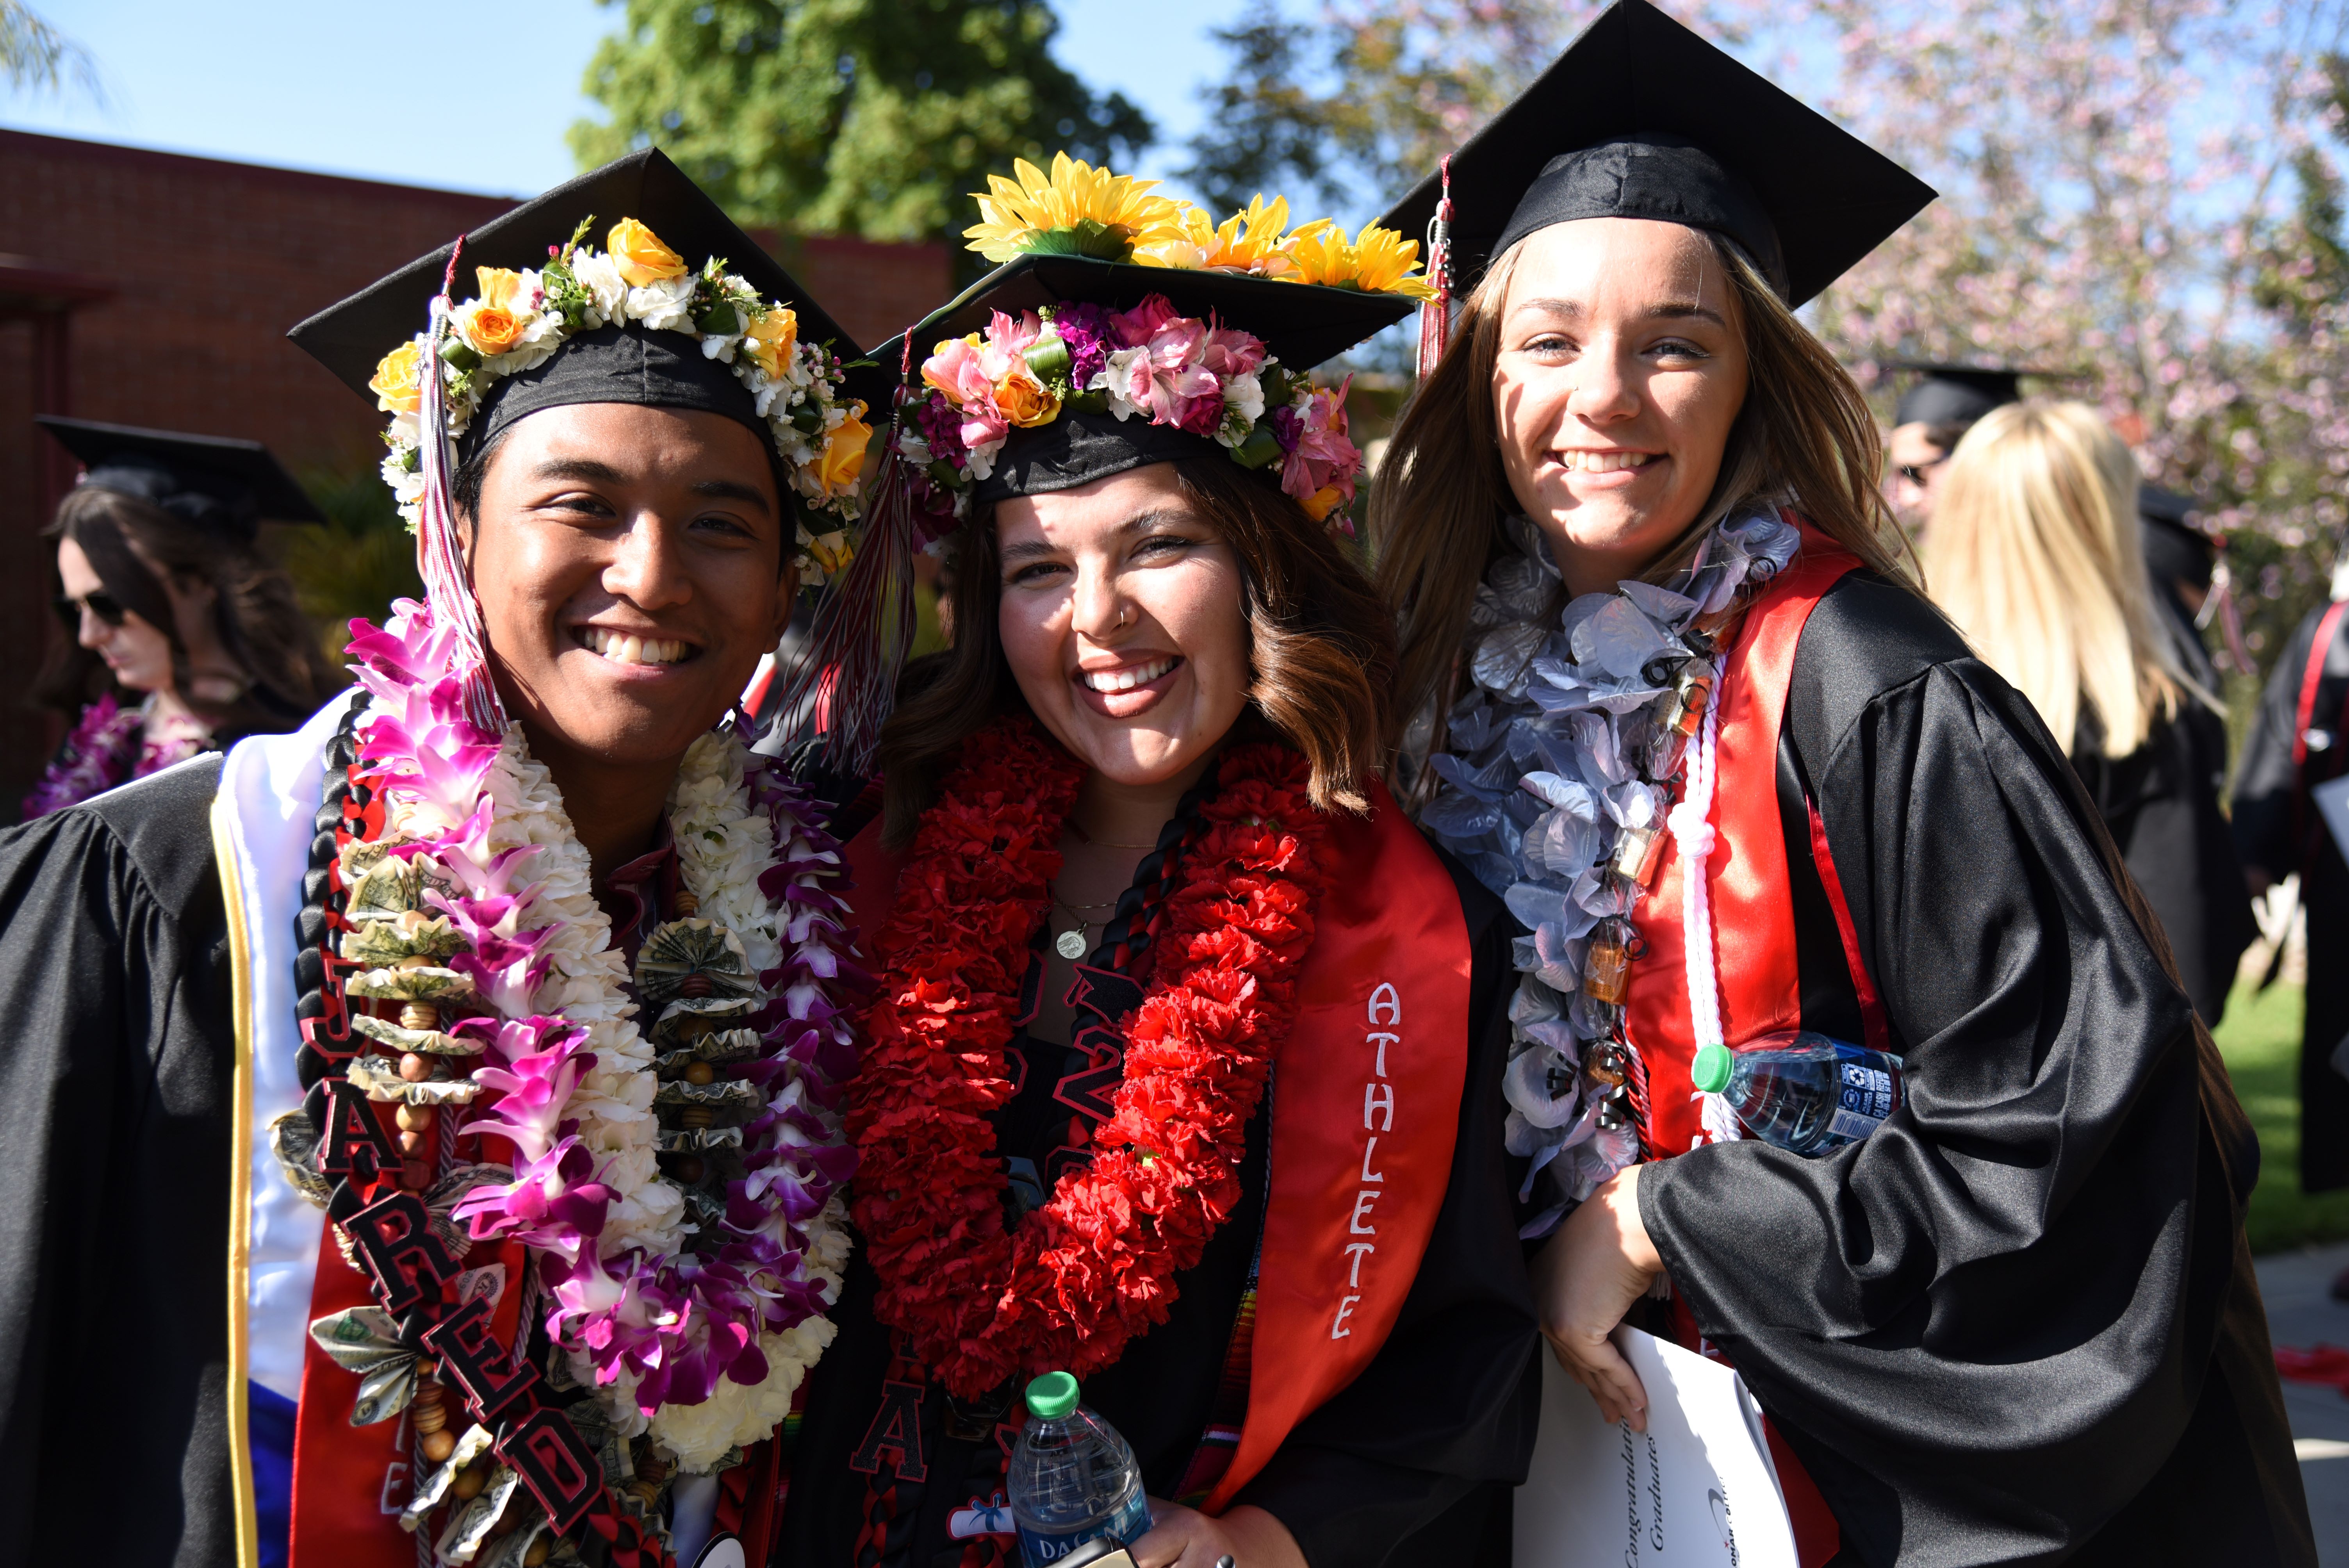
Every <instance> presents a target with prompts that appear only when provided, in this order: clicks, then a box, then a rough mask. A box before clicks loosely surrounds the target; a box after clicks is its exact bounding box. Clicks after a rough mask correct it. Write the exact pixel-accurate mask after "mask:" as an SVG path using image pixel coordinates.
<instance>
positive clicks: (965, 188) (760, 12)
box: [571, 0, 1154, 240]
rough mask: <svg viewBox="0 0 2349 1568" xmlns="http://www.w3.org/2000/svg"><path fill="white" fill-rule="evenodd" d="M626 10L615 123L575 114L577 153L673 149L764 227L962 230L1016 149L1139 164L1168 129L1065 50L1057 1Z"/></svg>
mask: <svg viewBox="0 0 2349 1568" xmlns="http://www.w3.org/2000/svg"><path fill="white" fill-rule="evenodd" d="M613 3H615V0H605V4H613ZM625 5H626V25H625V26H623V28H622V29H621V30H620V31H619V32H618V33H617V34H616V35H615V36H611V37H608V38H606V39H605V40H604V43H603V45H602V46H601V47H600V48H598V49H597V51H596V54H595V59H594V60H593V61H592V62H591V63H590V64H589V66H588V67H587V81H586V91H587V94H588V96H589V97H590V98H594V99H595V101H596V102H597V103H599V104H601V105H602V106H603V108H605V111H606V113H607V115H608V117H609V119H608V122H607V123H604V124H597V123H595V122H593V121H584V120H583V121H581V122H580V123H578V124H576V125H574V126H573V127H572V129H571V148H572V151H573V152H574V154H575V155H576V156H577V157H578V159H579V160H580V163H581V166H582V167H584V168H593V167H595V165H597V164H599V163H603V162H605V161H607V160H611V159H613V158H616V157H618V156H620V155H621V154H623V153H625V152H626V151H628V150H631V149H633V148H638V147H646V146H655V147H658V148H660V149H661V150H663V151H665V152H667V154H668V155H669V156H670V157H671V158H673V159H675V160H677V162H678V166H679V167H680V168H682V169H684V170H685V171H686V172H687V173H688V174H690V175H691V176H692V177H693V178H694V179H695V180H696V181H698V182H699V183H700V185H701V186H702V188H703V189H704V190H706V191H709V192H710V194H711V195H713V196H714V197H716V198H717V199H718V201H719V202H721V203H722V204H724V206H725V207H726V208H727V209H728V211H730V212H732V213H733V214H734V216H735V217H736V219H737V220H739V221H740V222H747V223H754V224H769V225H772V226H774V227H776V228H780V229H783V230H787V231H792V232H801V233H839V234H856V235H862V236H864V237H865V238H867V239H874V240H915V239H946V240H951V239H954V238H955V237H957V235H959V233H960V232H961V231H962V229H963V228H964V227H965V226H967V225H968V223H970V222H974V221H975V220H976V216H977V214H976V213H975V212H974V211H973V209H972V206H971V202H970V199H969V195H968V192H970V191H979V190H983V189H985V188H986V176H987V175H988V173H989V172H991V171H997V170H1003V171H1009V168H1010V164H1011V160H1013V159H1014V158H1027V159H1030V160H1038V161H1040V160H1045V159H1049V158H1050V156H1051V154H1052V153H1053V152H1054V151H1055V150H1062V149H1065V150H1067V151H1068V152H1069V153H1070V154H1071V156H1072V157H1078V158H1083V159H1085V160H1088V161H1091V162H1094V163H1100V162H1102V161H1104V160H1111V161H1116V160H1131V158H1132V156H1133V154H1134V153H1135V152H1137V151H1139V150H1141V149H1142V148H1143V147H1145V146H1147V145H1148V144H1149V142H1150V140H1151V138H1152V135H1153V134H1154V133H1153V130H1152V128H1151V124H1150V121H1149V119H1147V117H1145V116H1144V115H1143V112H1142V111H1141V110H1140V109H1138V108H1135V107H1134V106H1133V104H1132V103H1130V102H1128V101H1127V100H1126V99H1125V98H1123V96H1121V95H1119V94H1116V93H1111V94H1109V95H1107V96H1102V95H1099V94H1096V93H1094V92H1092V90H1090V89H1089V88H1087V87H1086V86H1085V84H1084V83H1083V82H1081V81H1080V80H1079V79H1078V78H1077V77H1074V76H1073V75H1071V73H1070V72H1069V71H1068V70H1066V69H1065V68H1063V67H1061V65H1060V64H1058V63H1057V62H1056V61H1055V60H1054V59H1053V58H1052V56H1051V50H1050V45H1051V41H1052V36H1053V34H1054V33H1055V32H1057V31H1058V29H1059V26H1060V23H1059V20H1058V18H1056V17H1055V16H1054V15H1053V14H1052V11H1051V8H1050V6H1049V5H1045V4H1043V3H1042V0H625Z"/></svg>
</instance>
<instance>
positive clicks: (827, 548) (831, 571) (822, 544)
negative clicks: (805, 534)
mask: <svg viewBox="0 0 2349 1568" xmlns="http://www.w3.org/2000/svg"><path fill="white" fill-rule="evenodd" d="M807 555H808V558H809V559H810V560H812V561H813V562H815V566H816V570H817V571H819V572H821V573H823V575H824V576H825V578H826V579H830V578H834V577H837V576H839V575H840V574H841V573H843V572H845V571H847V570H848V563H849V562H850V561H851V560H853V559H854V555H855V552H854V551H853V550H852V549H851V548H850V547H849V543H848V534H847V533H846V531H843V530H839V529H835V530H833V531H832V532H830V533H820V534H817V535H815V536H814V537H812V538H811V539H810V540H809V541H808V542H807Z"/></svg>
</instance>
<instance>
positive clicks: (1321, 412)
mask: <svg viewBox="0 0 2349 1568" xmlns="http://www.w3.org/2000/svg"><path fill="white" fill-rule="evenodd" d="M922 380H923V382H924V384H925V385H926V386H927V387H928V388H929V394H928V396H927V397H926V398H925V399H924V400H922V401H921V402H918V403H916V405H915V406H914V407H912V408H911V409H910V410H908V414H909V417H908V418H906V419H905V421H904V422H903V425H902V427H901V428H900V429H899V431H898V435H897V446H898V449H899V451H900V452H901V453H903V454H904V456H905V458H906V459H907V460H908V462H909V463H910V464H911V466H912V469H913V470H914V471H915V473H916V476H917V477H916V504H917V506H918V507H919V508H920V510H922V511H925V512H926V513H927V514H929V515H930V516H931V517H934V518H936V519H938V520H940V521H941V523H942V524H943V525H944V526H941V527H940V528H939V529H937V530H936V531H940V532H943V531H946V528H947V527H950V526H951V524H950V523H945V520H947V519H949V518H952V519H956V520H959V519H961V518H963V517H964V516H966V515H967V513H968V508H969V490H970V487H971V485H972V483H973V482H974V481H976V480H983V479H986V478H987V477H988V475H989V474H991V473H992V472H994V465H995V459H996V458H997V456H998V455H999V453H1000V452H1001V451H1002V450H1003V443H1004V442H1005V441H1006V440H1007V439H1009V437H1010V434H1011V432H1012V431H1013V430H1014V429H1031V428H1036V427H1038V426H1042V425H1049V424H1050V423H1052V422H1053V421H1054V420H1055V419H1058V418H1060V417H1061V410H1062V409H1064V408H1071V407H1074V408H1081V409H1086V410H1090V411H1092V412H1107V413H1112V414H1115V415H1116V416H1117V417H1118V418H1120V419H1129V418H1137V417H1138V418H1143V419H1146V420H1148V421H1149V422H1150V423H1152V424H1154V425H1166V426H1171V427H1173V428H1177V429H1184V430H1188V431H1190V432H1192V433H1193V434H1194V435H1197V436H1202V437H1206V438H1212V439H1213V440H1215V441H1216V442H1217V443H1218V444H1219V445H1221V446H1222V447H1224V448H1225V449H1226V450H1227V451H1228V452H1229V453H1230V454H1231V457H1232V460H1233V461H1234V462H1237V463H1238V464H1239V465H1240V466H1241V467H1243V468H1248V469H1269V468H1274V467H1275V466H1276V465H1277V466H1278V478H1279V481H1280V488H1281V490H1283V491H1285V492H1286V493H1287V494H1288V495H1289V496H1291V497H1293V498H1294V499H1295V500H1297V502H1298V504H1299V505H1300V506H1302V507H1303V508H1304V509H1305V511H1306V512H1307V513H1308V515H1309V516H1311V517H1312V518H1313V519H1314V520H1315V521H1327V520H1330V518H1331V516H1332V514H1333V513H1334V514H1335V526H1337V527H1339V528H1341V529H1343V530H1344V531H1346V532H1347V533H1348V534H1349V535H1350V534H1351V533H1352V532H1353V526H1352V524H1351V522H1350V521H1348V519H1347V515H1346V509H1347V508H1349V507H1350V506H1351V505H1352V503H1353V500H1354V478H1355V476H1356V475H1357V474H1358V473H1360V472H1361V467H1362V454H1361V450H1360V449H1357V448H1356V447H1355V445H1354V443H1353V441H1352V440H1351V439H1350V438H1349V437H1348V435H1347V433H1346V391H1347V386H1348V385H1350V383H1351V377H1349V378H1348V383H1347V384H1345V385H1340V386H1339V387H1336V388H1334V389H1333V388H1330V387H1315V386H1313V385H1312V384H1311V383H1310V382H1309V380H1308V379H1307V378H1306V377H1302V376H1292V375H1290V374H1289V373H1288V371H1287V370H1285V369H1283V368H1282V367H1281V365H1280V362H1279V361H1278V360H1277V359H1275V358H1273V357H1271V356H1268V354H1266V352H1265V346H1264V342H1263V340H1262V339H1261V338H1258V337H1257V336H1256V335H1253V334H1250V333H1246V332H1242V331H1240V330H1238V329H1237V328H1235V327H1227V326H1220V325H1216V321H1215V319H1214V318H1213V317H1210V318H1208V319H1207V320H1205V321H1202V320H1200V319H1199V318H1197V317H1196V316H1185V315H1176V314H1175V311H1174V305H1173V304H1172V303H1171V302H1170V301H1168V299H1167V298H1166V296H1165V295H1164V294H1152V295H1150V296H1149V297H1148V298H1146V299H1144V300H1143V302H1142V303H1141V304H1138V305H1136V306H1134V307H1133V309H1132V310H1128V311H1112V310H1111V309H1109V308H1107V307H1106V306H1103V305H1098V304H1054V305H1047V306H1046V307H1045V308H1044V309H1043V310H1042V311H1040V312H1039V311H1025V312H1022V313H1021V314H1020V315H1016V316H1014V315H1005V314H1004V313H1003V312H1001V311H997V312H996V313H995V314H994V316H993V318H992V319H991V320H990V321H989V322H988V326H987V330H986V331H985V332H983V333H978V332H975V333H972V334H970V335H968V336H967V337H956V338H948V339H947V341H945V342H944V343H941V344H939V345H938V346H937V349H936V352H935V353H934V354H932V355H931V356H930V357H929V358H928V359H926V360H925V361H924V362H923V364H922Z"/></svg>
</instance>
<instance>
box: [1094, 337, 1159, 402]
mask: <svg viewBox="0 0 2349 1568" xmlns="http://www.w3.org/2000/svg"><path fill="white" fill-rule="evenodd" d="M1149 357H1150V350H1148V349H1146V348H1121V349H1119V350H1118V351H1117V352H1116V353H1115V354H1112V355H1111V356H1109V360H1108V362H1107V363H1106V364H1104V365H1102V367H1101V373H1100V374H1099V375H1097V376H1095V377H1093V379H1092V387H1090V388H1088V390H1091V391H1096V392H1106V393H1107V394H1109V411H1110V412H1111V413H1112V414H1114V415H1116V416H1117V417H1118V418H1121V419H1129V418H1133V416H1134V415H1136V414H1139V415H1141V416H1142V417H1143V418H1145V419H1146V418H1149V417H1150V410H1149V409H1147V408H1144V407H1143V406H1142V405H1141V404H1139V403H1136V402H1135V401H1134V400H1133V398H1131V397H1127V396H1126V395H1125V388H1126V387H1131V386H1133V366H1134V365H1135V364H1136V363H1137V362H1138V361H1142V360H1146V359H1148V358H1149Z"/></svg>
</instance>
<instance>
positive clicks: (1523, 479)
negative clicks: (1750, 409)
mask: <svg viewBox="0 0 2349 1568" xmlns="http://www.w3.org/2000/svg"><path fill="white" fill-rule="evenodd" d="M1745 384H1746V355H1745V342H1744V333H1743V328H1742V324H1741V323H1740V321H1739V319H1738V309H1737V301H1736V298H1735V296H1734V294H1733V292H1732V286H1731V284H1730V281H1729V278H1728V276H1727V274H1726V273H1723V270H1722V267H1721V263H1720V261H1719V260H1718V258H1716V257H1715V255H1714V254H1713V244H1712V242H1711V241H1709V240H1707V239H1706V238H1705V237H1704V235H1702V234H1701V233H1699V232H1697V231H1695V230H1693V229H1688V228H1683V227H1682V226H1681V225H1680V224H1677V223H1661V222H1651V221H1649V220H1646V219H1640V218H1585V219H1580V220H1578V221H1576V222H1569V223H1553V224H1551V225H1550V226H1549V227H1548V228H1547V229H1540V230H1537V231H1536V232H1534V233H1533V234H1532V235H1531V236H1529V237H1528V238H1527V239H1526V242H1525V247H1524V249H1523V250H1522V251H1521V252H1519V253H1518V256H1517V262H1516V273H1515V275H1514V276H1513V277H1512V279H1511V281H1510V284H1509V290H1508V294H1507V296H1506V299H1505V301H1504V302H1503V304H1502V315H1501V344H1500V354H1499V357H1498V359H1497V360H1496V362H1495V365H1494V368H1493V412H1494V418H1495V428H1496V429H1497V431H1498V433H1499V440H1500V448H1501V463H1502V467H1503V468H1504V469H1506V471H1507V473H1508V478H1509V489H1510V490H1511V491H1512V492H1513V493H1514V494H1515V495H1516V500H1517V504H1518V505H1519V506H1520V507H1522V508H1523V509H1524V510H1525V513H1526V516H1527V517H1529V518H1531V519H1532V520H1533V521H1535V522H1536V523H1537V525H1538V526H1539V527H1540V528H1541V530H1542V531H1543V532H1544V533H1545V534H1547V536H1548V538H1549V542H1550V548H1551V550H1552V551H1553V552H1555V554H1556V556H1557V562H1558V568H1559V570H1560V571H1561V572H1563V573H1565V576H1566V581H1567V585H1568V587H1569V588H1570V589H1572V590H1573V591H1574V592H1575V593H1592V592H1595V591H1598V590H1600V589H1605V588H1610V587H1612V586H1613V585H1614V584H1615V583H1617V582H1619V581H1620V580H1621V579H1623V578H1626V577H1634V576H1637V575H1638V574H1639V573H1640V572H1641V571H1642V570H1644V569H1645V568H1646V567H1647V565H1648V564H1649V563H1650V562H1652V561H1653V560H1654V559H1655V558H1656V557H1657V556H1658V555H1661V553H1663V552H1664V551H1665V550H1667V549H1669V548H1670V547H1671V543H1672V542H1673V541H1675V540H1676V539H1678V538H1680V536H1681V535H1682V533H1684V532H1685V531H1687V530H1688V528H1689V526H1690V525H1691V524H1692V523H1693V522H1694V521H1696V520H1697V516H1698V514H1699V513H1700V512H1701V511H1702V510H1703V507H1704V502H1705V500H1706V498H1707V497H1708V496H1710V495H1711V494H1712V493H1713V481H1714V480H1715V479H1716V478H1718V477H1719V475H1720V472H1721V462H1722V453H1723V449H1725V448H1726V447H1727V445H1728V442H1729V431H1730V427H1731V426H1732V425H1733V424H1734V423H1735V421H1736V418H1737V413H1738V410H1739V409H1740V408H1742V407H1744V404H1745Z"/></svg>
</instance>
